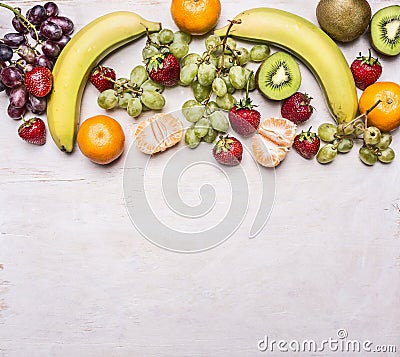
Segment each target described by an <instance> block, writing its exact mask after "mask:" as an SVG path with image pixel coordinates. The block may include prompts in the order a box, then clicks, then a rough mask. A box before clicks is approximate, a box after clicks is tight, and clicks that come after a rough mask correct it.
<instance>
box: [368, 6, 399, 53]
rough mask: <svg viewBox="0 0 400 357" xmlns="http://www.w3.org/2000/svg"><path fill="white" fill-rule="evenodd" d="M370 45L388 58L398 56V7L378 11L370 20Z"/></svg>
mask: <svg viewBox="0 0 400 357" xmlns="http://www.w3.org/2000/svg"><path fill="white" fill-rule="evenodd" d="M370 32H371V44H372V46H373V47H374V48H375V49H376V50H377V51H379V52H380V53H383V54H385V55H388V56H396V55H398V54H400V6H399V5H393V6H388V7H385V8H383V9H381V10H379V11H378V12H377V13H376V14H375V15H374V16H373V17H372V20H371V25H370Z"/></svg>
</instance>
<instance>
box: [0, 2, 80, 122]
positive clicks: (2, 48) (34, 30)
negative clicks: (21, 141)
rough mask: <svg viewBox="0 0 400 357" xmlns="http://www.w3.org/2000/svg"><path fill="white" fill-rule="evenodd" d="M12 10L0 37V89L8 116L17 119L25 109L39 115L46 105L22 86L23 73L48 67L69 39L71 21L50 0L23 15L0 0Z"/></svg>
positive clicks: (72, 27)
mask: <svg viewBox="0 0 400 357" xmlns="http://www.w3.org/2000/svg"><path fill="white" fill-rule="evenodd" d="M0 6H1V7H5V8H7V9H9V10H11V11H12V12H13V13H14V17H13V19H12V22H11V23H12V26H13V28H14V30H15V31H16V32H10V33H7V34H5V35H4V36H3V38H2V39H0V92H2V91H5V92H6V94H7V95H8V96H9V98H10V104H9V106H8V109H7V112H8V115H9V116H10V117H11V118H13V119H21V118H22V117H23V116H24V115H25V113H26V111H27V110H30V111H31V112H32V113H33V114H35V115H40V114H42V113H43V112H44V111H45V110H46V107H47V100H46V97H37V96H34V95H33V94H32V93H29V92H28V91H27V88H26V87H25V85H24V77H25V73H26V72H29V71H31V70H32V69H33V68H34V67H37V66H42V67H47V68H49V69H50V70H52V68H53V66H54V63H55V61H56V60H57V57H58V56H59V54H60V53H61V51H62V49H63V48H64V46H65V45H66V44H67V43H68V41H69V40H70V39H71V38H70V35H71V34H72V32H73V30H74V23H73V22H72V21H71V20H70V19H69V18H67V17H65V16H60V15H59V9H58V6H57V4H55V3H54V2H47V3H45V4H44V5H43V6H42V5H35V6H33V7H32V8H30V9H29V10H28V11H27V12H26V15H25V16H23V15H22V13H21V9H19V8H13V7H11V6H9V5H6V4H3V3H0Z"/></svg>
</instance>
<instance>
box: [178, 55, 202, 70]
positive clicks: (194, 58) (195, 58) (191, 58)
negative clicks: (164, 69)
mask: <svg viewBox="0 0 400 357" xmlns="http://www.w3.org/2000/svg"><path fill="white" fill-rule="evenodd" d="M200 60H201V56H200V55H199V54H197V53H188V54H187V55H186V56H185V57H183V58H182V60H181V67H184V66H186V65H187V64H189V63H194V64H197V65H198V64H199V63H200Z"/></svg>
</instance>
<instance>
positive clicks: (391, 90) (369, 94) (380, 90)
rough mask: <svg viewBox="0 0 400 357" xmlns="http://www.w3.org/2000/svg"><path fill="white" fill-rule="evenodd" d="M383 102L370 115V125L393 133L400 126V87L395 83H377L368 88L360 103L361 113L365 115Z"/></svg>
mask: <svg viewBox="0 0 400 357" xmlns="http://www.w3.org/2000/svg"><path fill="white" fill-rule="evenodd" d="M379 100H380V101H381V102H380V103H379V104H378V105H377V107H376V108H375V109H373V110H372V111H371V112H370V113H369V114H368V125H370V126H376V127H377V128H378V129H380V130H381V131H391V130H393V129H396V128H397V127H398V126H399V125H400V85H398V84H397V83H394V82H376V83H374V84H372V85H370V86H368V87H367V88H366V89H365V91H364V92H363V93H362V95H361V97H360V101H359V103H358V106H359V111H360V113H365V112H366V111H367V110H368V109H370V108H371V107H372V106H373V105H374V104H375V103H377V102H378V101H379Z"/></svg>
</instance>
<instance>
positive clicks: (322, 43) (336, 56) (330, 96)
mask: <svg viewBox="0 0 400 357" xmlns="http://www.w3.org/2000/svg"><path fill="white" fill-rule="evenodd" d="M235 20H237V21H239V20H240V21H241V23H240V24H234V25H233V27H232V29H231V31H230V33H229V34H230V35H232V36H233V37H237V38H241V39H244V40H254V41H257V42H265V43H271V44H274V45H276V46H278V47H281V48H283V49H285V50H287V51H288V52H290V53H292V54H293V55H295V56H296V57H298V58H299V59H300V60H301V61H302V62H303V63H304V64H305V65H307V67H308V68H309V69H310V70H311V71H312V72H313V73H314V75H315V76H316V78H317V79H318V81H319V84H320V86H321V87H322V89H323V91H324V94H325V100H326V103H327V105H328V107H329V111H330V113H331V114H332V116H333V117H334V119H335V120H336V122H337V123H343V122H349V121H351V120H352V119H354V118H355V116H356V113H357V107H358V98H357V91H356V87H355V84H354V79H353V76H352V73H351V71H350V69H349V65H348V63H347V61H346V59H345V57H344V55H343V53H342V51H341V50H340V49H339V47H338V46H337V45H336V43H335V42H334V41H333V40H332V39H331V38H330V37H329V36H328V35H327V34H326V33H325V32H323V31H322V30H321V29H320V28H319V27H317V26H315V25H314V24H313V23H311V22H310V21H308V20H306V19H304V18H302V17H300V16H297V15H294V14H292V13H289V12H286V11H282V10H277V9H271V8H255V9H249V10H247V11H244V12H242V13H240V14H239V15H237V16H236V17H235ZM227 28H228V26H225V27H223V28H221V29H218V30H216V31H215V34H216V35H218V36H220V37H223V36H225V35H226V31H227Z"/></svg>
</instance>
